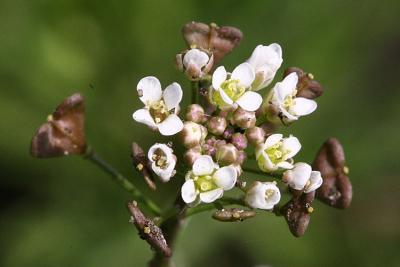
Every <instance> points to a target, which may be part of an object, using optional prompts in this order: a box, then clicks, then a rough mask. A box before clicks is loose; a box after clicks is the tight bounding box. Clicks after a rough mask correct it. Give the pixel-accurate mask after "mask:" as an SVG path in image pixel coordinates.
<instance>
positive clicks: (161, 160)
mask: <svg viewBox="0 0 400 267" xmlns="http://www.w3.org/2000/svg"><path fill="white" fill-rule="evenodd" d="M147 157H148V159H149V160H150V162H151V168H152V169H153V171H154V173H155V174H156V175H157V176H158V177H160V179H161V181H163V182H168V181H169V180H170V179H171V177H172V176H173V175H174V174H175V170H174V169H175V165H176V156H175V155H174V154H173V151H172V149H171V148H170V147H169V146H167V145H165V144H154V145H153V146H152V147H150V149H149V152H148V153H147Z"/></svg>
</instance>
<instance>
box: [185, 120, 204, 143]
mask: <svg viewBox="0 0 400 267" xmlns="http://www.w3.org/2000/svg"><path fill="white" fill-rule="evenodd" d="M179 136H180V138H181V141H182V143H183V145H184V146H185V147H187V148H191V147H194V146H197V145H199V144H201V143H202V142H203V141H204V139H205V138H206V136H207V129H206V128H205V127H204V126H203V125H200V124H197V123H194V122H191V121H186V122H185V123H184V124H183V129H182V131H181V132H180V133H179Z"/></svg>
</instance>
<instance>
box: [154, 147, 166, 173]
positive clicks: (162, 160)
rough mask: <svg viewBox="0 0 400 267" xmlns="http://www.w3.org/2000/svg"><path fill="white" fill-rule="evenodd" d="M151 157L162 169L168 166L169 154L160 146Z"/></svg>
mask: <svg viewBox="0 0 400 267" xmlns="http://www.w3.org/2000/svg"><path fill="white" fill-rule="evenodd" d="M151 159H152V160H153V161H154V162H155V163H156V166H157V167H160V168H162V169H165V168H166V167H168V162H167V155H166V154H165V153H164V151H163V150H162V149H160V148H157V149H156V150H155V151H154V154H153V156H151Z"/></svg>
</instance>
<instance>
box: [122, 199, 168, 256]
mask: <svg viewBox="0 0 400 267" xmlns="http://www.w3.org/2000/svg"><path fill="white" fill-rule="evenodd" d="M126 206H127V208H128V210H129V212H130V213H131V215H132V220H131V221H132V223H133V224H134V225H135V227H136V229H138V231H139V235H140V237H141V238H142V239H144V240H146V241H147V243H149V244H150V246H151V247H152V248H154V249H155V250H156V251H157V252H159V253H161V254H162V255H164V256H165V257H171V256H172V250H171V248H170V247H169V246H168V244H167V241H166V240H165V238H164V235H163V232H162V231H161V229H160V228H159V227H158V226H157V225H155V224H154V222H153V221H152V220H151V219H149V218H147V217H146V216H145V215H144V214H143V212H142V211H141V210H140V209H139V207H138V206H137V203H136V201H132V202H128V203H127V205H126Z"/></svg>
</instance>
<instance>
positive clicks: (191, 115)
mask: <svg viewBox="0 0 400 267" xmlns="http://www.w3.org/2000/svg"><path fill="white" fill-rule="evenodd" d="M186 120H187V121H192V122H195V123H202V122H203V120H204V109H203V107H202V106H200V105H198V104H192V105H189V106H188V107H187V112H186Z"/></svg>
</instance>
